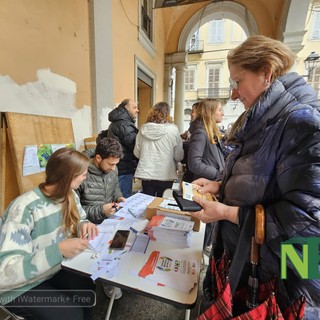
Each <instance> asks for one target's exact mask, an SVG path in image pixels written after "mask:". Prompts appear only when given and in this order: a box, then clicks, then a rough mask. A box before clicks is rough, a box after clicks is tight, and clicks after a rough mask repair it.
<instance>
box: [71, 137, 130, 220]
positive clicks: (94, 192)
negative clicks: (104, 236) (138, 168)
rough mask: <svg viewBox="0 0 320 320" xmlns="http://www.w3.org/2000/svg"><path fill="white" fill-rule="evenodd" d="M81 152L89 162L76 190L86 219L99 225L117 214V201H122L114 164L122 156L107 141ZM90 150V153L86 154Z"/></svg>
mask: <svg viewBox="0 0 320 320" xmlns="http://www.w3.org/2000/svg"><path fill="white" fill-rule="evenodd" d="M91 150H93V149H89V150H87V151H85V154H86V155H87V156H88V157H89V158H92V159H91V164H90V166H89V168H88V173H87V179H86V180H84V181H83V182H82V184H81V185H80V187H79V188H78V189H77V190H76V192H77V194H78V195H79V198H80V202H81V206H82V207H83V209H84V210H85V211H86V213H87V218H88V220H90V221H91V222H93V223H101V222H102V221H103V220H104V219H106V218H108V217H110V216H111V215H112V214H114V213H115V212H116V211H117V208H118V204H117V203H118V202H121V201H125V198H124V197H123V196H122V193H121V191H120V188H119V182H118V170H117V164H118V163H119V160H120V159H121V157H122V147H121V145H120V143H119V142H118V141H117V140H115V139H111V138H103V139H101V140H100V141H97V146H96V149H95V151H94V154H92V151H91ZM90 151H91V154H90Z"/></svg>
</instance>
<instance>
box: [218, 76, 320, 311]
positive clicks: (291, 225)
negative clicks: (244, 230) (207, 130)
mask: <svg viewBox="0 0 320 320" xmlns="http://www.w3.org/2000/svg"><path fill="white" fill-rule="evenodd" d="M241 117H242V125H240V126H239V128H238V130H237V131H236V133H235V134H234V144H235V148H234V149H233V151H232V152H231V154H230V155H229V156H228V158H227V161H226V167H225V176H224V179H223V181H222V189H221V190H220V191H221V198H220V200H221V201H222V202H224V203H225V204H227V205H230V206H239V207H240V212H239V222H240V226H241V220H242V217H244V216H245V215H247V214H250V212H252V211H253V210H254V206H255V205H256V204H258V203H259V204H262V205H263V206H264V208H265V214H266V241H265V244H263V245H262V246H261V250H260V264H259V271H258V274H259V278H260V281H261V282H265V281H268V280H270V279H271V278H272V277H273V276H274V275H277V276H278V277H279V272H280V259H281V242H282V241H285V240H287V239H290V238H293V237H320V183H319V181H320V104H319V101H318V100H317V96H316V93H315V92H314V90H313V89H312V88H311V87H310V86H309V85H307V84H306V82H305V80H304V79H303V78H302V77H300V76H298V75H297V74H296V73H288V74H287V75H285V76H283V77H281V78H279V79H277V80H275V82H274V83H273V84H272V86H271V87H270V88H269V89H268V91H267V92H266V93H265V94H264V95H262V96H261V97H260V99H259V100H258V101H257V102H256V103H255V104H254V105H253V106H252V107H251V108H250V109H249V110H248V111H247V112H245V113H244V114H243V115H242V116H241ZM220 230H221V236H222V239H223V245H224V250H226V252H227V253H228V255H229V256H230V257H231V258H232V257H233V254H234V252H235V248H236V246H237V243H238V241H239V233H240V228H239V227H238V226H237V225H235V224H232V223H230V222H228V221H221V223H220ZM297 249H298V248H297ZM298 250H300V249H298ZM247 261H248V264H249V257H247ZM289 272H290V274H291V275H290V277H288V279H289V281H284V284H285V286H286V289H287V291H288V293H289V296H290V297H291V298H292V297H294V298H298V297H299V296H300V294H302V293H303V294H304V295H305V296H306V297H307V300H308V302H310V300H311V299H313V300H314V301H315V302H316V303H317V304H318V305H319V304H320V279H315V280H301V279H300V278H299V275H298V274H297V272H296V270H295V269H294V268H291V267H290V271H289ZM241 280H242V282H243V283H246V282H247V278H246V277H245V273H244V274H243V275H242V279H241Z"/></svg>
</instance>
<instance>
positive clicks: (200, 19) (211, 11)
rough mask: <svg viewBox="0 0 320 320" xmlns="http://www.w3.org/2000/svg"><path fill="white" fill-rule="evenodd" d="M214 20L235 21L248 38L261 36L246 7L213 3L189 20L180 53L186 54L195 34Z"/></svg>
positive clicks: (184, 29)
mask: <svg viewBox="0 0 320 320" xmlns="http://www.w3.org/2000/svg"><path fill="white" fill-rule="evenodd" d="M213 19H230V20H233V21H235V22H237V23H238V24H239V25H240V26H241V27H242V28H243V30H244V32H245V33H246V35H247V36H251V35H256V34H259V30H258V25H257V23H256V21H255V19H254V18H253V16H252V14H251V13H250V12H248V10H247V9H246V8H245V7H244V6H242V5H240V4H238V3H234V2H231V1H223V2H216V3H211V4H209V5H208V6H206V7H204V8H203V9H202V10H200V11H198V12H197V13H196V14H195V15H193V16H192V17H191V19H189V21H188V23H187V24H186V25H185V27H184V28H183V30H182V32H181V35H180V38H179V43H178V52H184V51H185V50H186V45H187V43H189V40H190V38H191V36H192V35H193V34H194V32H195V31H196V30H197V29H199V28H200V27H201V26H202V25H204V24H205V23H207V22H209V21H211V20H213Z"/></svg>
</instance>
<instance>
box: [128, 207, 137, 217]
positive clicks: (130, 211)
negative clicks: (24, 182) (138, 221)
mask: <svg viewBox="0 0 320 320" xmlns="http://www.w3.org/2000/svg"><path fill="white" fill-rule="evenodd" d="M128 212H129V213H130V214H131V215H132V216H133V217H134V218H136V215H135V214H134V213H133V212H132V210H130V209H129V208H128Z"/></svg>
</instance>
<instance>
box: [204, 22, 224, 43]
mask: <svg viewBox="0 0 320 320" xmlns="http://www.w3.org/2000/svg"><path fill="white" fill-rule="evenodd" d="M221 42H224V20H223V19H221V20H212V21H210V22H209V24H208V43H209V44H216V43H221Z"/></svg>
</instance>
